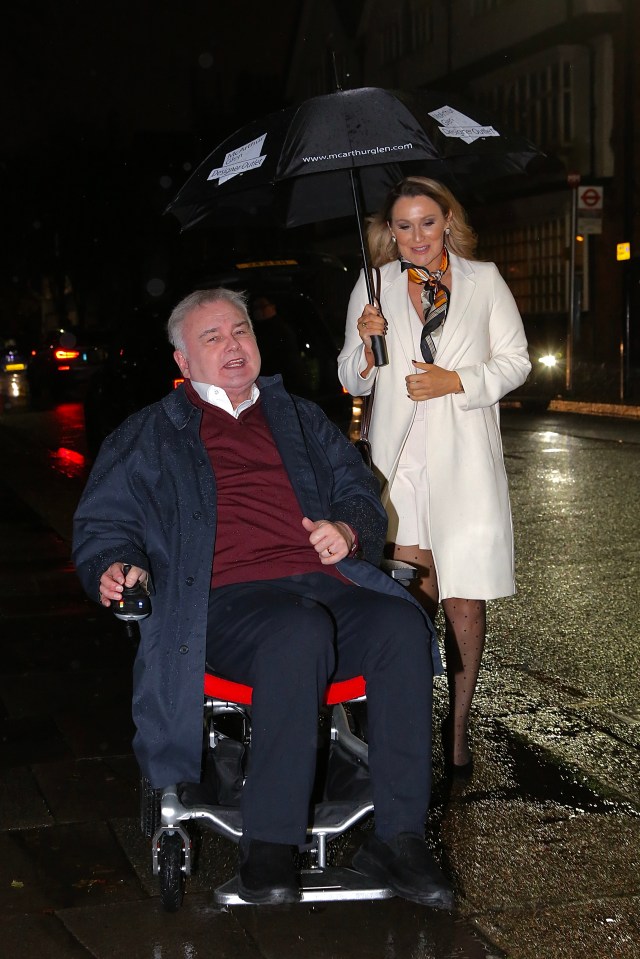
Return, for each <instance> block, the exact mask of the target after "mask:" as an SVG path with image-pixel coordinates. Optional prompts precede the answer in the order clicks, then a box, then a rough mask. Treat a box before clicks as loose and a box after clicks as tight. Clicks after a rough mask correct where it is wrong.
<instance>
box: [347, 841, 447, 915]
mask: <svg viewBox="0 0 640 959" xmlns="http://www.w3.org/2000/svg"><path fill="white" fill-rule="evenodd" d="M353 867H354V869H357V870H358V872H361V873H364V875H365V876H369V878H371V879H375V880H376V881H377V882H381V883H383V884H384V885H385V886H388V887H389V889H391V890H392V891H393V892H394V893H395V894H396V895H397V896H402V898H403V899H409V900H411V902H418V903H420V905H422V906H432V907H433V908H434V909H453V906H454V900H453V889H452V888H451V886H450V884H449V882H448V881H447V879H446V878H445V876H444V873H443V872H442V870H441V869H440V867H439V866H438V864H437V863H436V861H435V860H434V858H433V856H432V855H431V852H430V851H429V849H428V847H427V844H426V843H425V841H424V840H423V839H422V837H421V836H418V835H417V834H416V833H412V832H401V833H400V834H399V835H398V836H396V837H395V838H394V839H390V840H389V841H388V842H382V840H381V839H378V838H377V836H375V835H374V836H371V837H370V838H369V839H367V841H366V842H365V843H364V844H363V845H362V846H361V847H360V849H359V850H358V851H357V853H356V854H355V856H354V857H353Z"/></svg>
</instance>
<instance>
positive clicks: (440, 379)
mask: <svg viewBox="0 0 640 959" xmlns="http://www.w3.org/2000/svg"><path fill="white" fill-rule="evenodd" d="M413 365H414V366H415V367H416V369H418V370H423V372H422V373H411V374H410V375H409V376H407V377H406V383H407V396H408V397H409V399H410V400H415V401H416V402H419V401H420V400H432V399H434V398H435V397H436V396H446V395H447V394H448V393H461V392H462V382H461V380H460V377H459V376H458V374H457V373H456V372H455V371H454V370H445V369H444V368H443V367H442V366H436V365H435V363H419V362H418V361H417V360H413Z"/></svg>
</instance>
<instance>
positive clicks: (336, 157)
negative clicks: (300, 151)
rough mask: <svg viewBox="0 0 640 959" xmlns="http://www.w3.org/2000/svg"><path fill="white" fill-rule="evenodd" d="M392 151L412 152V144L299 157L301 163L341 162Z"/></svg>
mask: <svg viewBox="0 0 640 959" xmlns="http://www.w3.org/2000/svg"><path fill="white" fill-rule="evenodd" d="M394 150H413V143H401V144H399V145H398V146H395V147H369V149H367V150H346V151H345V152H344V153H329V154H328V155H327V156H317V157H301V158H300V159H301V160H302V162H303V163H318V162H320V161H321V160H342V159H344V158H346V157H364V156H370V155H371V154H375V153H393V152H394Z"/></svg>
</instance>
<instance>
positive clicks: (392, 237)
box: [391, 233, 396, 243]
mask: <svg viewBox="0 0 640 959" xmlns="http://www.w3.org/2000/svg"><path fill="white" fill-rule="evenodd" d="M391 240H392V242H393V243H395V242H396V238H395V236H394V235H393V233H392V234H391Z"/></svg>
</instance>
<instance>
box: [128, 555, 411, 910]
mask: <svg viewBox="0 0 640 959" xmlns="http://www.w3.org/2000/svg"><path fill="white" fill-rule="evenodd" d="M384 569H385V572H387V573H388V574H389V575H390V576H391V577H392V578H393V579H395V580H397V581H398V582H400V583H401V584H402V585H405V586H406V585H408V583H409V582H410V581H411V579H412V578H414V576H415V575H416V571H415V569H414V568H413V567H411V566H408V565H407V564H406V563H399V562H394V561H386V562H385V564H384ZM365 685H366V684H365V680H364V677H363V676H356V677H353V678H351V679H348V680H343V681H341V682H335V683H330V684H329V686H328V688H327V690H326V693H325V696H324V710H323V718H325V719H326V723H325V726H326V727H327V729H326V730H325V733H326V735H325V738H326V739H327V741H328V750H327V751H325V752H324V754H323V755H324V758H325V760H326V759H327V755H328V756H329V757H330V754H331V751H333V752H334V754H336V753H337V752H338V751H339V753H340V755H341V756H342V757H346V759H347V762H346V764H345V765H344V766H343V768H342V773H343V774H344V772H345V771H346V774H347V778H348V779H351V782H347V784H346V789H345V787H344V784H343V785H342V787H341V789H340V790H338V795H339V798H332V796H331V795H330V794H327V793H326V792H325V793H321V794H320V795H319V796H318V797H317V798H318V801H316V802H314V803H313V804H312V812H311V822H310V823H309V826H308V830H307V844H306V845H305V846H304V847H301V852H304V853H306V854H308V861H309V863H310V865H309V867H308V868H303V869H301V870H300V871H299V878H300V889H301V898H300V901H301V902H303V903H316V902H330V901H345V900H373V899H388V898H391V897H392V896H393V895H394V893H393V892H392V891H391V890H390V889H388V888H387V887H385V886H381V885H380V884H377V883H376V882H375V881H373V880H370V879H369V878H368V877H366V876H364V875H362V874H361V873H358V872H356V871H355V870H354V869H350V868H346V867H343V866H336V865H330V864H329V863H328V857H327V850H328V844H329V843H330V842H331V841H332V840H334V839H335V838H336V837H338V836H341V835H343V834H344V833H346V832H347V831H348V830H349V829H351V828H352V827H353V826H355V825H356V824H357V823H359V822H361V821H363V820H365V819H366V818H367V817H368V816H370V814H371V813H372V812H373V802H372V800H371V798H370V794H368V790H367V789H366V786H365V788H364V789H363V788H362V780H363V779H364V780H365V781H366V771H367V769H368V747H367V743H366V735H365V733H364V728H365V726H366V720H365V721H364V722H363V720H364V717H365V711H364V709H363V704H364V703H365V702H366V688H365ZM251 698H252V689H251V687H250V686H246V685H243V684H241V683H237V682H232V681H230V680H228V679H225V678H224V677H222V676H219V675H216V674H215V673H213V672H210V671H207V672H206V673H205V676H204V756H205V763H203V769H204V768H205V766H206V763H207V762H214V761H215V759H216V750H218V751H219V753H223V752H224V751H225V747H226V746H228V745H229V744H230V743H232V744H233V746H234V748H233V749H232V750H230V751H229V750H227V752H229V754H230V755H235V756H236V757H237V756H238V755H239V754H241V753H242V752H243V751H244V750H249V749H250V744H251ZM230 729H233V736H231V735H230ZM323 765H324V768H321V769H320V772H321V774H325V775H326V773H327V765H328V762H326V761H325V762H324V763H323V762H322V761H321V762H320V764H319V767H322V766H323ZM237 770H238V767H237V766H236V775H237ZM357 774H359V775H357ZM232 778H233V776H232ZM344 778H345V777H344V775H342V779H343V780H344ZM355 778H358V779H359V780H360V783H359V786H358V788H352V785H353V780H354V779H355ZM218 784H219V783H218ZM190 785H191V786H192V792H193V790H194V789H195V793H196V795H195V797H194V796H193V795H189V796H188V795H187V794H188V793H189V786H190ZM238 786H239V788H241V782H240V783H239V784H238ZM203 791H204V790H201V791H200V795H198V786H197V785H196V784H180V783H173V784H171V785H168V786H165V788H164V789H161V790H157V789H153V788H152V787H151V784H150V783H149V781H148V780H146V779H145V778H144V777H142V778H141V782H140V826H141V830H142V833H143V835H144V836H145V837H147V838H148V839H151V849H152V868H153V873H154V875H156V876H157V877H158V882H159V889H160V900H161V903H162V905H163V907H164V909H165V910H166V911H168V912H176V911H177V910H178V909H179V908H180V906H181V905H182V901H183V897H184V892H185V886H186V880H187V877H188V876H189V875H190V874H191V871H192V866H193V848H192V841H191V837H190V835H189V832H188V830H187V824H188V823H189V822H190V821H191V822H198V823H202V824H203V825H205V826H206V827H208V828H210V829H212V830H213V831H214V832H216V833H217V834H219V835H221V836H224V837H226V838H227V839H229V840H231V841H232V842H235V843H238V842H239V841H240V838H241V836H242V816H241V812H240V808H239V805H237V804H234V803H232V802H229V801H228V800H227V801H224V802H221V801H220V800H219V799H218V800H217V801H215V797H214V801H211V799H210V797H208V796H206V795H205V796H202V792H203ZM345 792H346V796H345V795H344V793H345ZM349 793H351V795H349ZM223 798H225V797H223ZM214 902H215V903H216V905H219V906H238V905H249V903H247V902H246V901H245V900H244V899H241V898H240V896H239V895H238V892H237V875H236V876H234V877H233V878H232V879H229V880H228V881H227V882H225V883H223V884H222V885H221V886H219V887H218V888H217V889H215V891H214Z"/></svg>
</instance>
